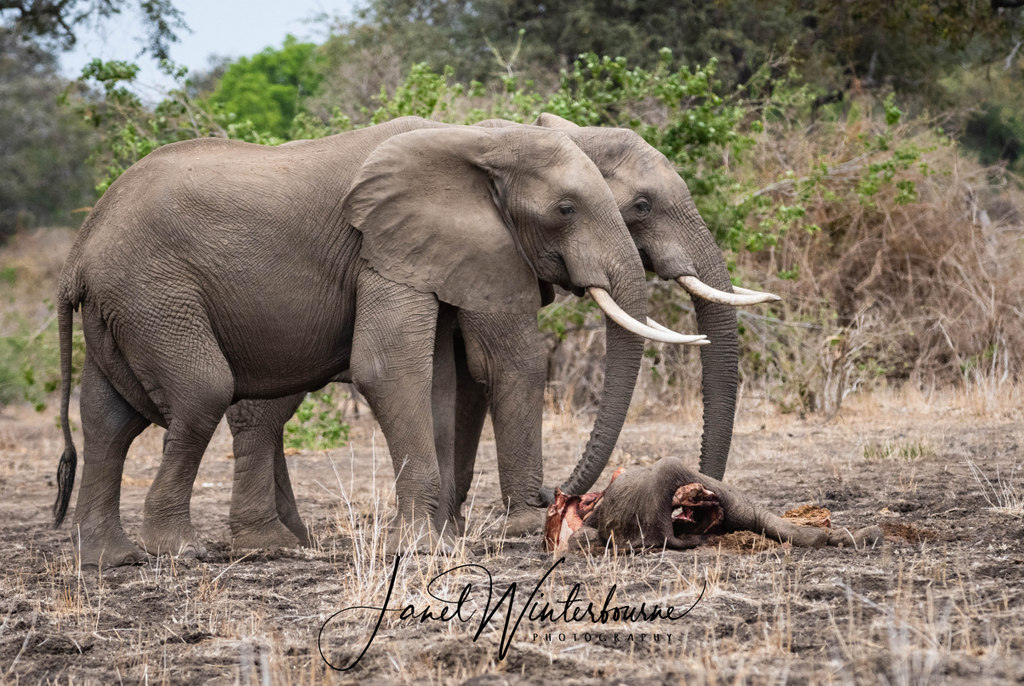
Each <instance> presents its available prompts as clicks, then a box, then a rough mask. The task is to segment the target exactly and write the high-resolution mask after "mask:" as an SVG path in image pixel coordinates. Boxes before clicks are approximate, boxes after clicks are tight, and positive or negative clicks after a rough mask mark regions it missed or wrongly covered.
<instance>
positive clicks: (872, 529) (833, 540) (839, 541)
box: [827, 526, 884, 548]
mask: <svg viewBox="0 0 1024 686" xmlns="http://www.w3.org/2000/svg"><path fill="white" fill-rule="evenodd" d="M827 531H828V544H829V545H831V546H836V547H838V548H842V547H843V546H853V547H854V548H863V547H865V546H873V545H876V544H878V543H881V542H882V539H883V538H884V534H883V533H882V529H881V527H878V526H866V527H864V528H863V529H858V530H857V531H853V532H850V531H846V530H838V529H827Z"/></svg>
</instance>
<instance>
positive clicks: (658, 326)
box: [647, 317, 675, 333]
mask: <svg viewBox="0 0 1024 686" xmlns="http://www.w3.org/2000/svg"><path fill="white" fill-rule="evenodd" d="M647 326H649V327H651V328H652V329H655V330H657V331H663V332H665V333H675V331H673V330H672V329H670V328H668V327H667V326H663V325H662V324H659V323H658V322H656V321H654V320H653V319H651V318H650V317H648V318H647Z"/></svg>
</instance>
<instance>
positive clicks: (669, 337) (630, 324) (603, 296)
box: [587, 286, 710, 345]
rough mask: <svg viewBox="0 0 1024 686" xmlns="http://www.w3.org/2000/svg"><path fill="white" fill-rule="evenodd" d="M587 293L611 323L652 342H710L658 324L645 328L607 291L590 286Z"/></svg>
mask: <svg viewBox="0 0 1024 686" xmlns="http://www.w3.org/2000/svg"><path fill="white" fill-rule="evenodd" d="M587 291H588V292H589V293H590V295H591V297H593V298H594V302H596V303H597V304H598V306H599V307H600V308H601V309H602V310H604V313H605V314H606V315H608V316H609V317H610V318H611V319H612V321H614V322H615V323H616V324H618V325H619V326H621V327H622V328H624V329H626V330H627V331H632V332H633V333H635V334H637V335H639V336H643V337H644V338H649V339H651V340H652V341H661V342H663V343H689V344H691V345H707V344H708V343H709V342H710V341H708V339H707V336H704V335H703V334H700V335H696V336H688V335H686V334H681V333H676V332H675V331H672V330H670V329H666V328H665V327H663V326H661V325H660V324H658V326H659V327H660V329H656V328H654V327H652V326H647V325H646V324H641V323H640V322H638V321H637V320H635V319H633V318H632V317H630V316H629V315H628V314H627V313H626V311H625V310H623V309H622V308H621V307H619V306H618V304H617V303H616V302H615V300H614V299H613V298H612V296H611V295H610V294H609V293H608V291H606V290H604V289H603V288H598V287H597V286H591V287H590V288H588V289H587Z"/></svg>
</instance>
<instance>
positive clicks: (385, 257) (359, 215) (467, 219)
mask: <svg viewBox="0 0 1024 686" xmlns="http://www.w3.org/2000/svg"><path fill="white" fill-rule="evenodd" d="M496 133H498V132H496V131H487V130H484V129H477V128H473V127H459V128H452V129H428V130H418V131H410V132H408V133H403V134H399V135H397V136H393V137H392V138H389V139H388V140H387V141H385V142H384V143H382V144H381V145H380V146H378V147H377V148H376V149H375V150H374V151H373V152H372V153H371V154H370V155H369V157H367V159H366V161H365V162H364V163H363V165H362V167H361V168H360V170H359V174H358V175H357V176H356V179H355V181H354V182H353V185H352V188H351V190H350V191H349V193H348V195H347V196H346V198H345V204H344V208H343V209H344V212H345V215H346V217H347V219H348V222H349V223H350V224H351V225H352V226H354V227H355V228H356V229H358V230H359V231H360V232H361V233H362V235H363V243H362V256H363V258H365V259H366V261H367V262H368V263H369V264H370V266H371V267H373V268H374V269H376V270H377V271H378V272H379V273H380V274H382V275H383V276H384V277H386V278H388V279H391V280H392V281H396V282H398V283H404V284H406V285H408V286H411V287H412V288H415V289H416V290H418V291H421V292H424V293H435V294H436V295H437V297H438V299H439V300H441V301H443V302H446V303H450V304H452V305H455V306H457V307H461V308H465V309H468V310H475V311H479V312H518V313H533V312H536V311H537V309H538V308H539V307H540V305H541V291H540V289H539V288H538V282H537V277H536V276H535V275H534V272H533V270H532V268H531V267H530V265H529V264H528V263H527V261H526V260H525V258H524V257H523V255H522V253H521V252H520V250H519V247H518V246H517V244H516V242H515V239H514V238H513V234H512V228H511V220H510V219H509V218H508V214H507V212H506V211H505V209H504V207H505V205H504V201H503V200H502V199H501V197H500V196H501V192H500V189H501V188H502V187H503V186H504V184H503V176H504V174H505V171H504V169H503V168H502V167H503V166H505V165H499V164H496V163H495V162H496V161H497V160H499V159H500V158H501V150H500V149H499V148H498V145H497V144H498V142H499V139H498V137H497V136H495V134H496ZM505 157H508V154H507V153H506V155H505ZM507 161H508V160H507V159H506V160H503V162H504V163H505V164H506V165H507Z"/></svg>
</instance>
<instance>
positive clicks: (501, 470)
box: [459, 310, 547, 536]
mask: <svg viewBox="0 0 1024 686" xmlns="http://www.w3.org/2000/svg"><path fill="white" fill-rule="evenodd" d="M459 326H460V327H461V329H462V334H463V337H464V340H465V343H466V355H467V359H468V362H469V368H470V370H471V371H472V373H473V376H474V377H476V378H477V379H478V380H482V381H484V382H485V383H486V385H487V387H488V397H489V404H490V409H491V419H492V421H493V423H494V441H495V446H496V449H497V453H498V480H499V482H500V483H501V498H502V501H503V504H504V506H505V508H506V510H507V512H508V519H507V521H506V526H505V533H506V534H507V535H510V536H521V535H524V534H529V533H534V532H536V531H539V530H540V529H541V527H542V526H543V524H544V510H543V509H540V508H538V507H537V506H536V505H535V503H536V502H537V498H538V494H539V493H540V489H541V485H542V481H543V476H544V474H543V454H542V448H541V429H542V423H543V411H544V386H545V383H546V381H547V346H546V345H545V344H544V339H543V337H542V336H541V334H540V332H539V331H538V330H537V321H536V318H535V317H534V316H532V315H517V314H490V313H479V312H469V311H466V310H462V311H460V313H459Z"/></svg>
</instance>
